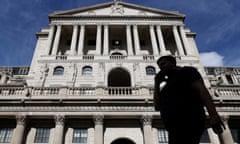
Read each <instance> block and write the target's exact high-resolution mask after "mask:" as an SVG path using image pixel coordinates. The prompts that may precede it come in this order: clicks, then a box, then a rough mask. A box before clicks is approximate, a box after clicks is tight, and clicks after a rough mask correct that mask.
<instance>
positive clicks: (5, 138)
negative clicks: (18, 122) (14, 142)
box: [0, 128, 13, 143]
mask: <svg viewBox="0 0 240 144" xmlns="http://www.w3.org/2000/svg"><path fill="white" fill-rule="evenodd" d="M12 133H13V128H0V143H10V142H11V139H12Z"/></svg>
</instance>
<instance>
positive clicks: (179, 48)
mask: <svg viewBox="0 0 240 144" xmlns="http://www.w3.org/2000/svg"><path fill="white" fill-rule="evenodd" d="M173 35H174V39H175V42H176V45H177V50H178V52H179V55H180V56H183V55H184V51H183V47H182V43H181V39H180V37H179V34H178V30H177V26H176V25H175V26H173Z"/></svg>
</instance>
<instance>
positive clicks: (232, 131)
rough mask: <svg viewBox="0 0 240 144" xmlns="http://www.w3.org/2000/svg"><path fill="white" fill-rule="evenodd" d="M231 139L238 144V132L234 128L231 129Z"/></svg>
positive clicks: (239, 139)
mask: <svg viewBox="0 0 240 144" xmlns="http://www.w3.org/2000/svg"><path fill="white" fill-rule="evenodd" d="M231 133H232V137H233V140H234V142H235V143H239V142H240V130H239V129H236V128H232V129H231Z"/></svg>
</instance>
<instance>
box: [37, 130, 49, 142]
mask: <svg viewBox="0 0 240 144" xmlns="http://www.w3.org/2000/svg"><path fill="white" fill-rule="evenodd" d="M49 135H50V128H37V129H36V134H35V139H34V143H48V140H49Z"/></svg>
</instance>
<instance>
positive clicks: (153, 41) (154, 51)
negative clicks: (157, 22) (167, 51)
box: [149, 25, 159, 55]
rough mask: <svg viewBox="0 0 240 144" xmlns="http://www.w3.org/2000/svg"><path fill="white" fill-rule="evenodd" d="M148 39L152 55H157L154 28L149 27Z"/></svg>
mask: <svg viewBox="0 0 240 144" xmlns="http://www.w3.org/2000/svg"><path fill="white" fill-rule="evenodd" d="M149 31H150V37H151V42H152V49H153V55H159V52H158V46H157V41H156V35H155V32H154V26H153V25H150V30H149Z"/></svg>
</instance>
